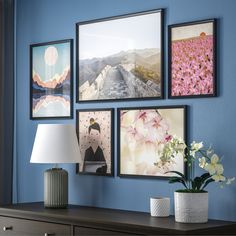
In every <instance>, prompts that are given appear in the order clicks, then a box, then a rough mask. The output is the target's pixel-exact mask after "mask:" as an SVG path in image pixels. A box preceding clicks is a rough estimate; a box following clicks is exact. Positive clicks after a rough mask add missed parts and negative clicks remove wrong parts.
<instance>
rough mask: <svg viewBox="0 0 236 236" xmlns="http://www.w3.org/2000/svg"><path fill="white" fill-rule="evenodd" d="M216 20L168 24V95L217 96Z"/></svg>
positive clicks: (171, 96)
mask: <svg viewBox="0 0 236 236" xmlns="http://www.w3.org/2000/svg"><path fill="white" fill-rule="evenodd" d="M215 25H216V20H215V19H212V20H205V21H200V22H190V23H182V24H175V25H170V26H169V97H170V98H181V97H206V96H207V97H210V96H216V73H215V64H216V53H215V47H216V45H215V44H216V35H215V34H216V33H215V28H216V27H215Z"/></svg>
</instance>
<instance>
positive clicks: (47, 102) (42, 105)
mask: <svg viewBox="0 0 236 236" xmlns="http://www.w3.org/2000/svg"><path fill="white" fill-rule="evenodd" d="M33 114H34V116H36V117H45V115H46V116H48V117H55V116H69V115H70V96H69V95H43V96H40V97H39V98H37V99H33Z"/></svg>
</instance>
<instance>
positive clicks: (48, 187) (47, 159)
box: [30, 124, 81, 208]
mask: <svg viewBox="0 0 236 236" xmlns="http://www.w3.org/2000/svg"><path fill="white" fill-rule="evenodd" d="M30 162H31V163H50V164H55V167H54V168H52V169H48V170H46V171H45V172H44V206H45V207H46V208H66V207H67V205H68V172H67V171H66V170H64V169H62V168H58V166H57V164H59V163H80V162H81V154H80V149H79V144H78V139H77V135H76V131H75V127H74V126H73V125H68V124H39V125H38V128H37V132H36V136H35V141H34V146H33V150H32V154H31V159H30Z"/></svg>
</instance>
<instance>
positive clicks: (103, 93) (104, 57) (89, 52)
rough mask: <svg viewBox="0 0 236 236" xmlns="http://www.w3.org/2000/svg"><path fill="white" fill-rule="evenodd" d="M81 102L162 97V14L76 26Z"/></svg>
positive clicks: (141, 13)
mask: <svg viewBox="0 0 236 236" xmlns="http://www.w3.org/2000/svg"><path fill="white" fill-rule="evenodd" d="M76 38H77V42H76V46H77V60H76V68H77V86H76V95H77V102H91V101H93V102H99V101H114V100H124V99H129V100H136V99H154V98H155V99H160V98H162V97H163V10H162V9H159V10H152V11H146V12H139V13H135V14H129V15H123V16H116V17H110V18H104V19H98V20H92V21H86V22H79V23H77V24H76Z"/></svg>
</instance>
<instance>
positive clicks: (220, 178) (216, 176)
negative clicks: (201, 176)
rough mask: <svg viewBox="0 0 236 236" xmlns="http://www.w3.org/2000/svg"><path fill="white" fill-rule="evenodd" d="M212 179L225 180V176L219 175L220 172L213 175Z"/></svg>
mask: <svg viewBox="0 0 236 236" xmlns="http://www.w3.org/2000/svg"><path fill="white" fill-rule="evenodd" d="M212 179H214V180H215V182H220V181H225V180H226V178H225V177H224V176H223V175H221V174H215V175H213V176H212Z"/></svg>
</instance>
